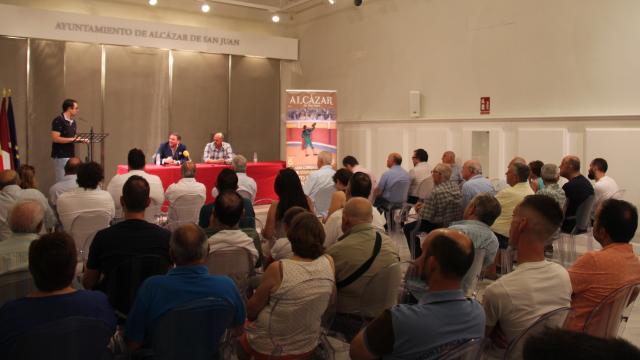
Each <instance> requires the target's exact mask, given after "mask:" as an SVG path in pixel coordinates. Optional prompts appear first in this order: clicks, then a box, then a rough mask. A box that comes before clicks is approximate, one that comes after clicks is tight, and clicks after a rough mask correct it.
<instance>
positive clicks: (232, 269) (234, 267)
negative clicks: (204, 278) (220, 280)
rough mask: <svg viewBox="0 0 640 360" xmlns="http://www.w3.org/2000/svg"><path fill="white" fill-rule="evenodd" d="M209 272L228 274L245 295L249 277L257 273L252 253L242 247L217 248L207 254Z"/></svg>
mask: <svg viewBox="0 0 640 360" xmlns="http://www.w3.org/2000/svg"><path fill="white" fill-rule="evenodd" d="M207 268H208V269H209V274H213V275H226V276H228V277H230V278H231V280H233V282H234V283H235V284H236V286H237V287H238V291H240V294H242V295H243V297H246V296H247V292H248V290H249V278H250V277H251V276H253V275H255V272H254V262H253V256H252V255H251V253H250V252H249V251H248V250H247V249H245V248H241V247H237V248H233V249H225V250H216V251H214V252H212V253H209V256H207Z"/></svg>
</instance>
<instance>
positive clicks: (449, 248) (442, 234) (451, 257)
mask: <svg viewBox="0 0 640 360" xmlns="http://www.w3.org/2000/svg"><path fill="white" fill-rule="evenodd" d="M426 241H428V242H429V243H428V246H427V249H426V255H425V269H426V270H427V273H426V274H425V275H426V278H427V279H428V280H429V279H434V275H439V276H440V277H441V278H445V279H455V280H462V278H463V277H464V276H465V274H466V273H467V271H469V268H470V267H471V264H472V263H473V258H474V256H475V254H474V248H473V243H472V242H471V240H470V239H469V237H467V235H465V234H463V233H462V232H459V231H457V230H450V229H437V230H433V231H432V232H431V233H429V239H427V240H426ZM430 258H434V259H435V264H429V262H430V261H432V260H430Z"/></svg>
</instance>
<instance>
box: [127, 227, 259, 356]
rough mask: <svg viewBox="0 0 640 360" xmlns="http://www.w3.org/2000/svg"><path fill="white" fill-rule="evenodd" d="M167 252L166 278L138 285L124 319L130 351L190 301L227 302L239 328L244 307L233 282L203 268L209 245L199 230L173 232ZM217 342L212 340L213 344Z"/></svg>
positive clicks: (189, 228) (140, 344)
mask: <svg viewBox="0 0 640 360" xmlns="http://www.w3.org/2000/svg"><path fill="white" fill-rule="evenodd" d="M170 252H171V257H172V259H173V260H174V261H175V264H176V267H175V268H174V269H173V270H170V271H169V272H168V273H167V275H158V276H152V277H150V278H148V279H147V280H146V281H145V282H144V283H143V284H142V286H141V287H140V290H139V291H138V295H137V297H136V300H135V302H134V304H133V308H132V309H131V312H130V313H129V317H128V318H127V324H126V328H125V338H126V340H127V343H128V345H129V347H130V349H131V350H136V349H139V348H140V347H141V346H142V345H143V343H144V342H145V341H148V340H149V337H150V334H151V333H152V332H153V328H154V326H155V324H156V322H157V321H158V319H159V318H160V317H161V316H162V315H164V314H166V313H167V312H169V311H170V310H171V309H173V308H176V307H178V306H180V305H185V304H187V303H189V302H191V301H194V300H198V299H204V298H209V297H214V298H220V299H224V300H227V301H228V302H229V303H230V304H232V305H233V306H234V308H235V309H234V317H233V318H234V319H233V326H241V325H242V324H243V323H244V321H245V318H246V313H245V309H244V303H243V301H242V298H241V297H240V293H239V292H238V289H237V288H236V285H235V284H234V282H233V281H232V280H231V279H230V278H228V277H226V276H214V275H209V270H208V269H207V267H206V266H205V265H204V264H205V262H206V259H207V255H208V254H209V244H208V243H207V237H206V236H205V234H204V232H203V231H202V229H200V228H199V227H198V226H197V225H195V224H187V225H183V226H181V227H179V228H178V229H176V230H175V231H174V233H173V235H172V236H171V242H170ZM219 340H220V339H216V344H217V343H218V342H219ZM216 347H217V345H216Z"/></svg>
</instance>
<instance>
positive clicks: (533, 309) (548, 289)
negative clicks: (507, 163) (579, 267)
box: [483, 164, 571, 355]
mask: <svg viewBox="0 0 640 360" xmlns="http://www.w3.org/2000/svg"><path fill="white" fill-rule="evenodd" d="M516 165H521V164H516ZM524 167H525V168H526V169H527V171H528V169H529V168H528V167H527V166H526V165H524ZM527 177H528V176H526V177H524V181H525V182H524V185H525V186H526V187H527V188H529V191H531V188H530V187H529V185H528V184H527V183H526V179H527ZM502 211H503V212H504V208H503V209H502ZM561 222H562V210H561V209H560V207H559V206H558V203H556V202H555V201H554V200H553V199H551V198H549V197H548V196H544V195H529V196H527V197H525V198H524V200H522V202H521V203H520V204H519V205H518V206H516V208H515V210H514V211H513V220H512V221H511V229H510V236H509V246H511V247H512V248H513V249H516V250H517V251H518V266H517V267H516V268H515V270H514V271H513V272H511V273H509V274H507V275H504V276H502V277H501V278H499V279H498V280H496V281H495V282H494V283H492V284H491V285H489V286H488V287H487V288H486V290H485V293H484V299H483V306H484V310H485V314H486V316H487V329H486V336H487V337H490V338H491V339H492V349H491V350H492V351H491V353H492V355H498V354H499V353H500V352H501V351H502V350H501V349H504V348H506V346H507V344H508V343H509V342H510V341H512V340H513V339H514V338H515V337H517V336H518V335H519V334H520V333H521V332H522V331H523V330H525V329H526V328H527V327H528V326H530V325H531V324H533V323H534V322H535V321H536V320H537V319H538V318H539V317H540V316H542V315H544V314H545V313H548V312H549V311H552V310H555V309H558V308H561V307H565V306H569V303H570V301H571V281H570V280H569V274H568V273H567V271H566V270H565V269H564V268H563V267H562V266H560V265H558V264H556V263H553V262H549V261H547V260H545V258H544V243H545V240H546V239H547V238H549V237H550V236H551V235H552V234H553V233H554V232H556V230H557V229H558V227H559V226H560V224H561Z"/></svg>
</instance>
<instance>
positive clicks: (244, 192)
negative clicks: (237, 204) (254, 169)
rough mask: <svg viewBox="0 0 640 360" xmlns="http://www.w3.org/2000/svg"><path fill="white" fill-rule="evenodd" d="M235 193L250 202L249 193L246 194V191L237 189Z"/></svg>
mask: <svg viewBox="0 0 640 360" xmlns="http://www.w3.org/2000/svg"><path fill="white" fill-rule="evenodd" d="M237 193H238V195H240V196H242V197H243V198H245V199H249V200H251V193H250V192H248V191H247V190H242V189H238V190H237Z"/></svg>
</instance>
